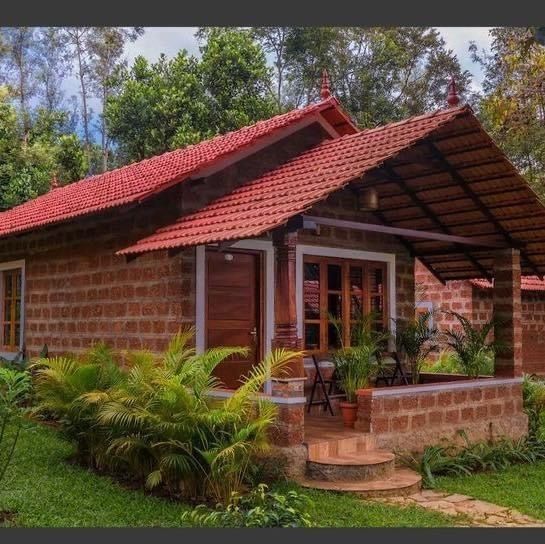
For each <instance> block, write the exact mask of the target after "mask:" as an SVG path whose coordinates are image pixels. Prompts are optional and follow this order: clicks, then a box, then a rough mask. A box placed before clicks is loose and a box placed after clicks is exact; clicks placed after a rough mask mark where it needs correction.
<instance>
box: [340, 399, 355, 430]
mask: <svg viewBox="0 0 545 544" xmlns="http://www.w3.org/2000/svg"><path fill="white" fill-rule="evenodd" d="M339 408H340V409H341V413H342V416H343V423H344V426H345V427H349V428H351V429H353V428H354V423H356V416H357V413H358V404H357V403H356V402H340V403H339Z"/></svg>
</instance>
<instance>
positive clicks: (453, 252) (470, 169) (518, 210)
mask: <svg viewBox="0 0 545 544" xmlns="http://www.w3.org/2000/svg"><path fill="white" fill-rule="evenodd" d="M355 186H356V187H358V186H366V187H368V186H373V187H375V188H376V189H377V191H378V193H379V202H380V210H379V211H378V212H377V213H376V216H377V218H378V219H379V220H380V222H382V223H384V224H387V225H389V226H392V227H397V228H404V229H416V230H423V231H427V232H434V233H441V234H446V235H453V236H463V237H468V238H476V239H478V238H481V237H482V238H488V239H489V240H495V241H497V242H503V243H505V245H506V247H517V248H519V249H520V252H521V266H522V273H523V274H525V275H537V276H543V274H544V273H545V207H544V206H543V204H542V203H541V202H540V200H539V198H538V197H537V195H536V194H535V193H534V191H533V190H532V189H531V188H530V186H529V185H528V184H527V182H526V181H525V180H524V178H523V177H522V176H521V175H520V174H519V173H518V172H517V170H516V168H515V167H514V166H513V165H512V164H511V162H510V161H509V160H508V159H507V158H506V156H505V155H504V153H503V152H502V151H501V150H500V149H499V148H498V147H497V145H496V144H495V143H494V142H493V140H492V139H491V138H490V136H489V135H488V134H487V133H486V132H485V131H484V129H483V128H482V126H481V124H480V123H479V121H478V120H477V119H476V117H475V116H474V115H473V114H468V115H465V116H460V117H458V118H456V119H455V120H453V121H452V122H450V123H448V124H447V125H444V126H443V127H441V128H439V129H438V130H437V131H435V132H434V133H433V134H430V135H429V136H428V137H426V138H423V139H422V140H421V141H419V142H418V143H417V144H416V145H414V146H412V147H411V148H408V149H406V150H405V151H403V152H402V153H400V154H398V155H397V156H396V157H395V158H392V159H390V160H388V161H386V162H385V163H383V164H382V165H381V166H380V167H378V168H376V169H375V170H373V171H372V172H369V173H368V174H367V175H366V176H364V177H363V178H362V180H360V181H359V182H357V184H356V185H355ZM404 243H405V245H407V246H408V247H409V248H410V250H411V251H412V253H413V254H414V255H415V256H417V257H418V258H419V259H420V260H421V261H423V263H424V264H425V265H426V266H427V267H428V268H430V269H431V270H432V271H433V272H434V273H435V274H436V275H437V276H438V277H439V278H440V279H441V280H444V281H446V280H453V279H468V278H476V277H482V278H488V279H490V278H491V277H492V276H493V270H492V261H493V255H494V251H496V250H495V249H493V248H492V247H490V248H473V247H470V246H469V247H468V246H467V245H463V244H453V243H449V242H442V241H439V240H422V239H416V238H410V237H404Z"/></svg>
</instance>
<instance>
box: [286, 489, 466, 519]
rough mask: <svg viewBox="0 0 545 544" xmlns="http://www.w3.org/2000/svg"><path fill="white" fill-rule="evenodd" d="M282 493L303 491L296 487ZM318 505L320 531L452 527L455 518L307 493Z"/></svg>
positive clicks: (316, 516)
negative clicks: (331, 529) (293, 490)
mask: <svg viewBox="0 0 545 544" xmlns="http://www.w3.org/2000/svg"><path fill="white" fill-rule="evenodd" d="M277 487H278V488H280V489H284V490H287V489H296V490H297V491H301V488H299V487H297V486H296V485H294V484H285V485H279V486H277ZM304 492H305V493H306V494H307V495H308V496H309V497H310V498H311V499H312V500H313V502H314V513H313V514H314V515H313V518H314V521H315V522H316V523H317V525H318V526H319V527H452V526H454V525H455V523H456V521H457V520H455V518H453V517H451V516H447V515H445V514H441V513H439V512H434V511H432V510H425V509H424V508H422V507H420V506H408V507H405V508H401V507H397V506H393V505H389V504H384V503H381V502H373V501H363V500H361V499H358V498H357V497H356V496H354V495H350V494H339V493H331V492H327V491H318V490H310V489H306V490H305V491H304Z"/></svg>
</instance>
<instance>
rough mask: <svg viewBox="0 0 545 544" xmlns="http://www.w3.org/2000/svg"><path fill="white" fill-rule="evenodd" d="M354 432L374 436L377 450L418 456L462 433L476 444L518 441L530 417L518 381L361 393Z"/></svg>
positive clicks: (483, 381)
mask: <svg viewBox="0 0 545 544" xmlns="http://www.w3.org/2000/svg"><path fill="white" fill-rule="evenodd" d="M356 428H357V429H358V430H360V431H362V432H370V433H373V435H374V436H375V437H376V439H377V444H378V446H379V447H382V448H388V449H403V450H411V451H422V450H423V449H424V448H425V447H426V446H428V445H433V444H439V443H440V442H441V441H443V440H446V441H448V442H457V441H460V434H459V432H460V431H464V432H465V433H466V434H467V436H468V437H469V439H470V440H475V441H478V440H489V439H495V438H499V437H508V438H511V439H518V438H520V437H522V436H524V435H526V433H527V431H528V417H527V416H526V414H525V413H524V412H523V409H522V383H521V380H520V379H517V378H510V379H501V378H490V379H480V380H466V381H457V382H451V383H445V384H429V385H414V386H401V387H390V388H379V389H362V390H360V391H359V392H358V419H357V422H356Z"/></svg>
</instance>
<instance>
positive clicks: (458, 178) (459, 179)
mask: <svg viewBox="0 0 545 544" xmlns="http://www.w3.org/2000/svg"><path fill="white" fill-rule="evenodd" d="M427 143H428V146H429V148H430V150H431V151H432V153H434V154H435V156H436V157H437V160H438V161H440V162H441V164H442V165H443V168H444V169H445V170H447V171H448V172H449V174H450V175H451V176H452V178H453V179H454V180H455V181H457V182H458V183H459V184H460V186H461V187H462V188H463V189H464V191H465V192H466V194H467V195H468V196H469V197H470V198H471V199H472V200H473V202H474V204H475V206H477V208H479V209H480V210H481V211H482V213H483V215H484V216H485V217H486V218H487V219H488V220H489V221H490V222H491V223H492V224H493V225H494V226H495V227H496V229H497V230H498V231H499V232H500V233H501V234H502V235H503V237H504V238H505V240H506V241H507V242H508V243H509V245H510V247H517V242H516V240H514V238H513V237H512V236H511V235H510V234H509V232H507V230H505V229H504V228H503V225H502V224H501V223H500V222H499V221H498V220H497V219H496V216H495V215H494V214H493V213H492V212H491V211H490V210H489V209H488V208H487V207H486V206H485V205H484V204H483V203H482V201H481V199H480V198H479V196H478V195H477V193H475V191H474V190H473V189H472V188H471V187H470V186H469V184H468V183H467V181H466V180H465V179H464V177H463V176H462V175H461V174H460V173H459V171H458V169H457V168H455V167H453V166H452V165H451V164H450V163H449V162H448V161H447V160H446V159H445V158H444V157H443V155H442V153H441V151H440V150H439V149H438V148H437V146H436V145H435V144H434V143H433V142H432V141H431V140H427ZM520 255H521V257H523V258H524V260H525V261H526V262H527V263H528V265H529V266H530V268H531V269H532V270H533V271H534V273H535V274H536V275H538V276H539V277H542V276H543V273H542V272H541V271H540V270H539V267H538V266H536V265H535V263H533V262H532V260H531V259H530V258H529V257H528V255H527V253H526V252H525V251H524V250H522V249H521V250H520Z"/></svg>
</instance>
